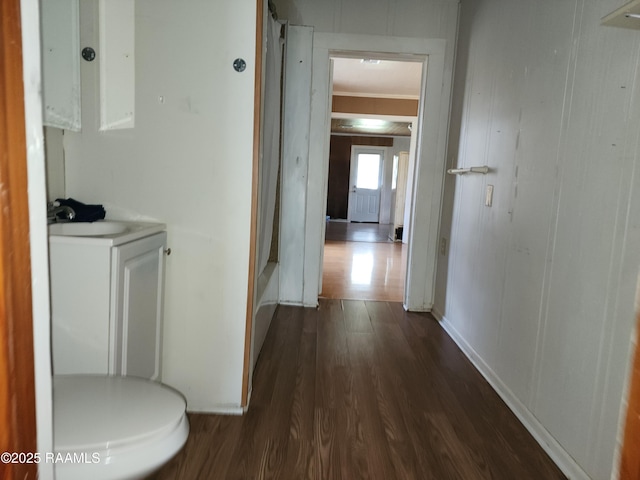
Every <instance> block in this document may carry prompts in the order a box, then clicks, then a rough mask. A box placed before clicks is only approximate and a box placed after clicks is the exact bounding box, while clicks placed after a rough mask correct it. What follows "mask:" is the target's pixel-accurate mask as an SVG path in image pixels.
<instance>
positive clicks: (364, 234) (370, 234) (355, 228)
mask: <svg viewBox="0 0 640 480" xmlns="http://www.w3.org/2000/svg"><path fill="white" fill-rule="evenodd" d="M389 229H390V225H379V224H370V223H360V224H359V223H347V222H327V233H326V240H325V244H324V260H323V269H322V293H321V294H320V297H323V298H332V299H350V300H380V301H391V302H402V300H403V294H404V280H405V271H406V264H407V246H406V245H403V244H402V243H394V242H391V241H390V240H389V239H388V236H387V234H388V232H389Z"/></svg>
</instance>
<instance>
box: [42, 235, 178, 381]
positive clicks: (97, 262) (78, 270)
mask: <svg viewBox="0 0 640 480" xmlns="http://www.w3.org/2000/svg"><path fill="white" fill-rule="evenodd" d="M160 227H163V226H160ZM157 230H158V228H151V229H150V230H149V231H148V232H146V233H149V235H145V236H142V237H141V238H136V239H134V240H131V241H126V240H128V238H127V236H126V235H127V233H125V234H124V235H113V236H102V237H95V238H86V237H73V236H66V237H65V236H50V237H49V258H50V272H51V308H52V338H53V346H52V347H53V348H52V349H53V369H54V374H56V375H59V374H76V373H90V374H110V375H131V376H137V377H142V378H148V379H153V380H160V366H161V365H160V364H161V357H162V348H161V346H162V319H163V293H164V263H165V260H164V256H165V254H164V252H165V250H166V244H167V236H166V232H164V231H157ZM129 236H131V235H130V232H129ZM138 236H139V235H138Z"/></svg>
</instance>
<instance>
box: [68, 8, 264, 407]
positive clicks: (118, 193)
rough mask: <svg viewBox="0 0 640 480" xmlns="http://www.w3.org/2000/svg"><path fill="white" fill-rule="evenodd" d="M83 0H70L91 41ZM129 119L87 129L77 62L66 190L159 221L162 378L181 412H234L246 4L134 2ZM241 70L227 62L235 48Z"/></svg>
mask: <svg viewBox="0 0 640 480" xmlns="http://www.w3.org/2000/svg"><path fill="white" fill-rule="evenodd" d="M97 11H98V9H97V1H96V0H87V1H83V2H81V12H80V15H81V25H82V28H81V43H82V44H83V45H95V46H96V51H97V54H98V55H100V45H99V44H98V32H97ZM135 17H136V21H135V50H136V86H135V98H136V112H135V116H136V126H135V128H133V129H125V130H120V131H107V132H98V131H97V130H98V123H99V112H98V111H97V109H98V96H99V79H98V76H97V75H98V62H92V63H87V62H84V61H83V62H82V85H83V91H82V118H83V127H82V128H83V131H82V133H79V134H75V133H66V134H65V137H64V146H65V161H66V193H67V195H68V196H71V197H74V198H76V199H78V200H80V201H84V202H88V203H93V202H96V203H103V204H104V205H105V208H106V210H107V217H121V218H132V219H135V218H145V219H153V220H158V221H161V222H164V223H166V224H167V226H168V242H169V246H170V247H171V250H172V254H171V256H169V257H167V279H166V303H165V325H164V358H163V381H164V382H165V383H168V384H169V385H172V386H174V387H176V388H177V389H179V390H180V391H181V392H182V393H184V394H185V396H186V397H187V400H188V408H189V409H190V410H192V411H194V410H195V411H231V412H239V411H240V410H239V406H240V404H241V386H242V371H243V354H244V339H245V319H246V308H247V284H248V280H247V279H248V265H249V232H250V213H251V171H252V145H253V112H254V105H253V103H254V93H253V91H254V73H255V68H254V66H255V24H256V6H255V2H253V1H250V0H241V1H236V2H207V1H200V0H188V1H184V2H179V3H176V2H172V1H170V0H153V1H152V0H138V1H136V11H135ZM237 57H241V58H244V59H245V60H246V62H247V69H246V70H245V71H244V72H243V73H237V72H236V71H235V70H234V69H233V67H232V64H233V61H234V59H235V58H237Z"/></svg>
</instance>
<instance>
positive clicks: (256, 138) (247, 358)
mask: <svg viewBox="0 0 640 480" xmlns="http://www.w3.org/2000/svg"><path fill="white" fill-rule="evenodd" d="M265 8H266V4H265V3H264V0H257V1H256V58H255V62H256V69H255V79H254V96H253V166H252V172H251V230H250V234H249V272H248V273H249V274H248V277H249V278H248V285H247V315H246V319H245V331H244V360H243V362H244V364H243V369H242V397H241V401H240V402H241V403H240V405H241V406H242V408H246V407H248V405H249V396H250V391H251V388H250V382H251V378H250V376H251V370H252V369H251V343H252V342H251V338H252V336H253V315H254V311H255V304H256V295H255V292H256V284H257V281H258V280H257V278H256V264H257V258H256V256H257V254H258V248H257V242H258V196H259V195H260V143H261V142H260V139H261V131H260V127H261V117H262V88H263V75H262V69H263V58H264V48H263V44H264V35H263V32H264V20H265Z"/></svg>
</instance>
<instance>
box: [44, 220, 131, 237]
mask: <svg viewBox="0 0 640 480" xmlns="http://www.w3.org/2000/svg"><path fill="white" fill-rule="evenodd" d="M127 230H128V226H127V224H125V223H122V222H110V221H98V222H91V223H89V222H75V223H74V222H70V223H53V224H51V225H49V235H61V236H65V237H98V236H102V235H118V234H120V233H124V232H126V231H127Z"/></svg>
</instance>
